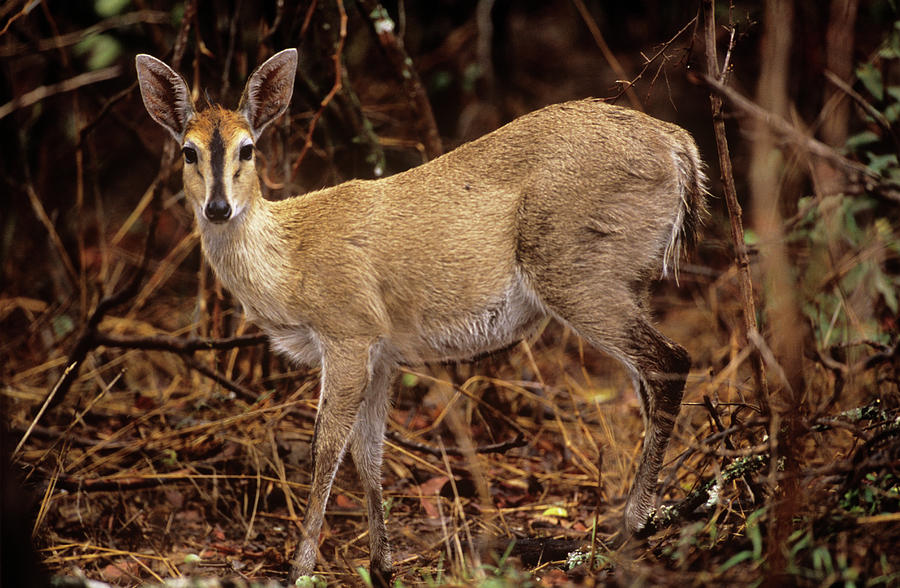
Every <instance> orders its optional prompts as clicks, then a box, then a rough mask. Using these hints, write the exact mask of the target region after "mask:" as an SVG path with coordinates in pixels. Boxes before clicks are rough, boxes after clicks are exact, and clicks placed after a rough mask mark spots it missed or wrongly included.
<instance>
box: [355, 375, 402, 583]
mask: <svg viewBox="0 0 900 588" xmlns="http://www.w3.org/2000/svg"><path fill="white" fill-rule="evenodd" d="M394 373H395V370H394V367H393V365H389V364H387V363H386V362H378V363H377V364H376V365H375V366H373V369H372V377H371V378H370V380H369V385H368V387H367V388H366V393H365V397H364V398H363V402H362V405H361V406H360V409H359V415H357V417H356V423H355V424H354V425H353V434H352V436H351V439H350V452H351V454H352V455H353V462H354V463H355V464H356V471H357V472H358V473H359V478H360V481H361V482H362V486H363V490H364V491H365V494H366V507H367V510H368V514H369V556H370V566H369V570H370V575H371V578H372V583H373V585H374V586H379V587H380V586H390V582H391V577H392V576H393V573H394V570H393V565H392V562H391V547H390V543H389V542H388V537H387V529H386V527H385V522H384V500H383V497H382V487H381V477H382V472H381V462H382V454H383V447H384V427H385V422H386V421H387V415H388V410H389V408H390V401H389V390H390V385H391V381H392V380H393V378H394Z"/></svg>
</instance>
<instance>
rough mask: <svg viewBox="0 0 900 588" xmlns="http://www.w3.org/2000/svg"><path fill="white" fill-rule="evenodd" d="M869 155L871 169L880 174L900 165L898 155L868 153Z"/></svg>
mask: <svg viewBox="0 0 900 588" xmlns="http://www.w3.org/2000/svg"><path fill="white" fill-rule="evenodd" d="M867 155H868V156H869V169H871V170H872V171H874V172H875V173H878V174H881V173H884V172H885V171H886V170H887V169H888V168H890V167H897V165H898V162H897V154H896V153H885V154H883V155H875V154H874V153H868V154H867Z"/></svg>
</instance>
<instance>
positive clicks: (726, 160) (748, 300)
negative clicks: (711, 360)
mask: <svg viewBox="0 0 900 588" xmlns="http://www.w3.org/2000/svg"><path fill="white" fill-rule="evenodd" d="M703 10H704V19H705V25H706V65H707V71H708V72H709V75H708V76H705V79H710V80H712V79H713V78H715V79H716V83H719V82H718V81H717V80H719V79H724V78H725V76H726V75H727V73H728V72H727V71H719V60H718V57H717V56H716V16H715V2H714V1H713V0H703ZM731 40H732V42H733V40H734V37H733V36H732V37H731ZM729 52H731V48H729ZM720 85H721V84H720ZM709 101H710V107H711V109H712V117H713V130H714V131H715V135H716V147H717V150H718V153H719V168H720V170H721V173H722V184H723V187H724V189H725V204H726V205H727V207H728V218H729V219H730V221H731V241H732V244H733V246H734V254H735V265H736V266H737V270H738V284H739V286H740V292H741V308H742V309H743V318H744V337H745V338H749V336H750V333H752V332H756V330H757V325H756V303H755V302H754V299H753V281H752V279H751V277H750V257H749V255H748V254H747V245H746V242H745V240H744V224H743V221H742V220H741V219H742V215H743V212H742V210H741V205H740V203H739V202H738V197H737V188H736V187H735V183H734V172H733V171H732V168H731V155H730V153H729V149H728V139H727V137H726V135H725V118H724V116H723V113H722V97H721V96H719V95H718V94H717V93H714V92H711V93H710V95H709ZM750 361H751V364H752V366H753V379H754V382H755V384H756V386H755V388H756V398H757V402H759V408H760V410H761V411H762V412H763V413H764V414H765V413H768V411H769V387H768V382H767V381H766V371H765V366H764V365H763V362H762V359H761V357H760V355H759V353H753V354H751V356H750Z"/></svg>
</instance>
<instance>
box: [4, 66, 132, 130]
mask: <svg viewBox="0 0 900 588" xmlns="http://www.w3.org/2000/svg"><path fill="white" fill-rule="evenodd" d="M121 73H122V68H121V67H120V66H118V65H112V66H110V67H105V68H103V69H98V70H97V71H89V72H87V73H83V74H80V75H77V76H75V77H73V78H69V79H67V80H63V81H61V82H57V83H56V84H50V85H47V86H39V87H37V88H35V89H34V90H32V91H30V92H26V93H25V94H22V95H21V96H19V97H18V98H13V99H12V100H10V101H9V102H7V103H6V104H4V105H3V106H0V119H3V118H5V117H7V116H9V115H10V114H12V113H13V112H15V111H16V110H19V109H21V108H27V107H29V106H31V105H33V104H37V103H38V102H40V101H41V100H43V99H45V98H49V97H50V96H55V95H56V94H63V93H65V92H71V91H73V90H77V89H78V88H82V87H84V86H89V85H91V84H96V83H98V82H103V81H106V80H109V79H112V78H114V77H117V76H118V75H119V74H121Z"/></svg>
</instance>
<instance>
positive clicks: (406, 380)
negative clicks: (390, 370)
mask: <svg viewBox="0 0 900 588" xmlns="http://www.w3.org/2000/svg"><path fill="white" fill-rule="evenodd" d="M400 383H401V384H403V386H404V387H406V388H412V387H414V386H415V385H416V384H418V383H419V376H417V375H416V374H411V373H409V372H406V373H404V374H403V376H401V378H400Z"/></svg>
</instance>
